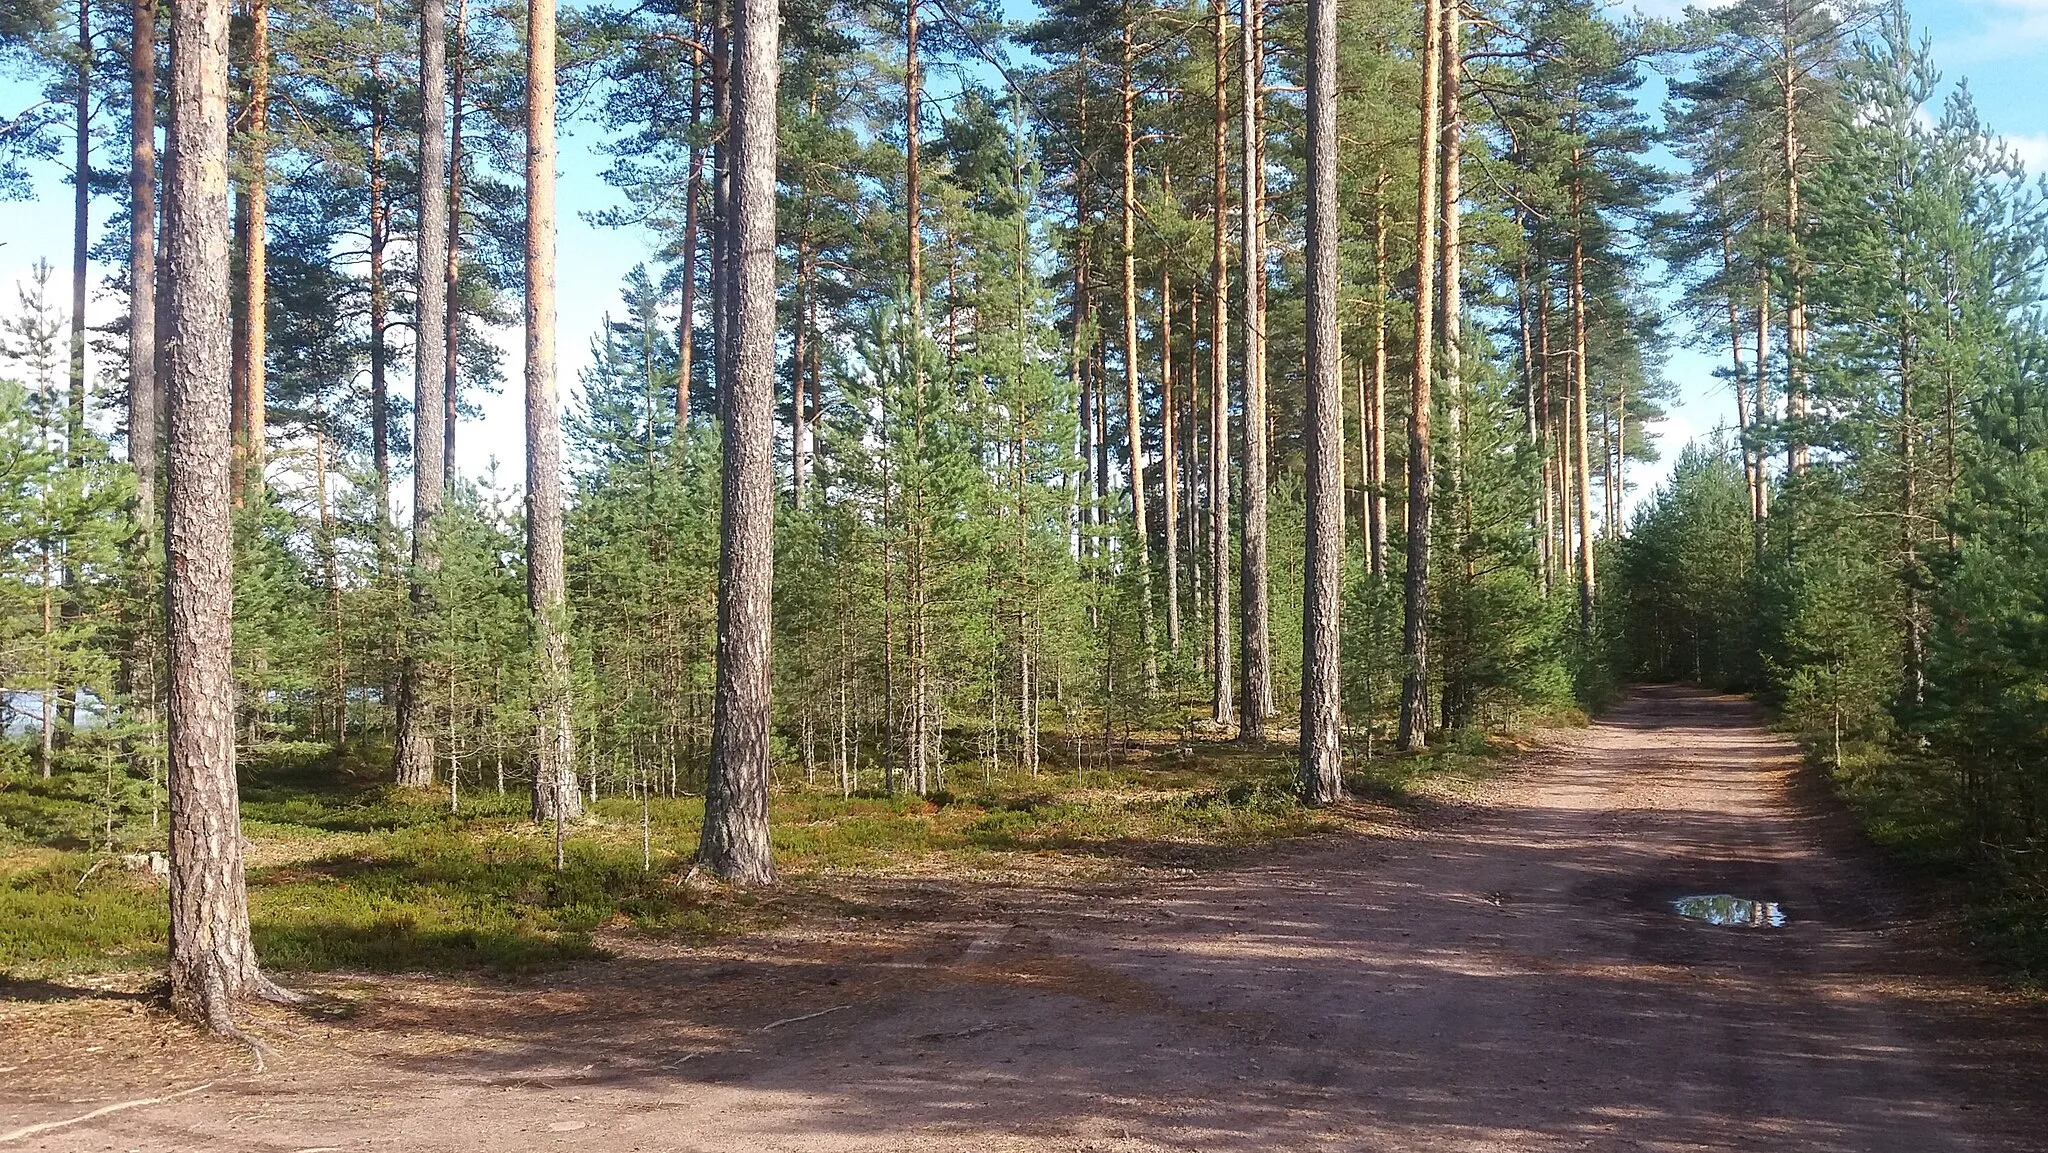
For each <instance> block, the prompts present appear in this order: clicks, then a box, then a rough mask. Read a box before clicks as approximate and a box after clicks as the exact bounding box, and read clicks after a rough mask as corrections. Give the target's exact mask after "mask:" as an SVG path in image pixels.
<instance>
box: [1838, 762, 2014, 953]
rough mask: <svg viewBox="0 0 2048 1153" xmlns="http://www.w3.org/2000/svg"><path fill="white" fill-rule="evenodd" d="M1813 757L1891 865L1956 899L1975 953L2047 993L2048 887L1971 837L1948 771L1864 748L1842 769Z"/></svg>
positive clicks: (1955, 783) (1942, 766)
mask: <svg viewBox="0 0 2048 1153" xmlns="http://www.w3.org/2000/svg"><path fill="white" fill-rule="evenodd" d="M1810 753H1811V755H1812V756H1813V759H1814V761H1815V763H1816V764H1818V765H1820V766H1822V769H1823V771H1825V772H1826V773H1827V775H1828V780H1829V782H1830V783H1831V784H1832V785H1833V787H1834V790H1835V794H1836V796H1838V797H1840V798H1841V799H1842V801H1843V802H1844V803H1845V804H1846V805H1847V806H1848V807H1849V809H1850V811H1851V812H1852V813H1853V814H1855V816H1856V819H1857V820H1858V822H1860V823H1861V825H1862V826H1863V830H1864V832H1865V833H1866V834H1867V835H1868V836H1869V837H1870V839H1871V840H1872V841H1873V842H1874V843H1876V844H1877V845H1878V847H1879V848H1881V849H1883V850H1884V852H1885V853H1886V855H1887V856H1889V857H1890V858H1891V859H1892V860H1894V861H1896V862H1898V863H1899V864H1900V865H1901V866H1903V867H1905V868H1906V869H1907V870H1908V871H1909V872H1912V873H1913V874H1915V875H1916V876H1918V877H1920V878H1922V879H1923V880H1926V881H1929V882H1931V883H1933V884H1935V885H1938V886H1940V887H1942V888H1944V889H1948V890H1950V891H1951V892H1953V893H1955V894H1957V895H1959V896H1960V897H1961V899H1962V900H1961V904H1962V911H1963V927H1964V930H1965V932H1966V934H1967V935H1968V937H1969V941H1970V944H1971V946H1972V947H1973V948H1975V949H1976V950H1977V951H1978V952H1980V953H1981V954H1982V955H1983V956H1985V957H1986V958H1987V959H1989V960H1990V961H1991V962H1992V963H1993V964H1995V965H1997V966H1998V967H1999V968H2001V969H2002V970H2004V971H2005V972H2007V973H2009V974H2010V975H2011V976H2012V978H2013V979H2014V980H2015V981H2017V982H2018V983H2020V984H2021V985H2023V986H2026V987H2029V988H2034V989H2040V988H2044V987H2048V885H2044V882H2043V880H2042V878H2041V877H2039V876H2030V875H2027V874H2025V873H2022V872H2020V871H2018V870H2016V869H2015V868H2014V867H2013V864H2012V861H2011V859H2010V858H2007V857H2006V856H2004V855H2002V854H1999V853H1997V852H1996V851H1994V850H1992V849H1989V848H1986V847H1984V846H1982V845H1980V844H1978V843H1977V840H1976V838H1974V837H1973V836H1971V834H1970V832H1969V828H1968V824H1967V822H1966V820H1965V818H1964V813H1963V811H1962V808H1961V807H1960V805H1959V804H1958V802H1957V799H1956V798H1957V797H1959V796H1960V795H1961V791H1960V789H1959V788H1958V773H1957V771H1956V769H1955V767H1954V766H1952V765H1949V764H1947V763H1945V762H1943V761H1941V760H1939V759H1937V758H1934V757H1928V756H1922V755H1918V754H1915V753H1913V752H1910V751H1901V750H1895V749H1890V748H1885V747H1880V746H1869V745H1864V746H1858V747H1851V748H1849V749H1847V750H1845V751H1844V755H1843V757H1842V763H1841V765H1840V766H1836V765H1834V764H1833V763H1832V757H1831V756H1829V757H1823V756H1822V755H1821V754H1819V753H1817V752H1811V749H1810Z"/></svg>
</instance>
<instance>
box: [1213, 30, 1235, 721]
mask: <svg viewBox="0 0 2048 1153" xmlns="http://www.w3.org/2000/svg"><path fill="white" fill-rule="evenodd" d="M1211 6H1212V8H1213V9H1214V12H1213V16H1212V22H1213V28H1212V34H1213V36H1214V38H1215V49H1216V72H1215V85H1216V88H1215V97H1216V120H1215V129H1216V139H1215V145H1216V147H1215V161H1216V167H1215V179H1214V186H1213V188H1212V202H1211V205H1210V209H1211V214H1212V216H1213V217H1214V224H1215V235H1214V237H1213V238H1212V239H1213V242H1214V252H1213V254H1212V256H1213V259H1212V260H1211V262H1210V266H1209V652H1210V670H1209V671H1210V690H1211V692H1210V701H1209V719H1210V720H1212V721H1214V722H1215V723H1216V724H1218V725H1229V724H1230V723H1231V722H1232V721H1233V720H1234V719H1235V717H1234V714H1235V712H1236V705H1235V702H1234V701H1233V700H1232V694H1231V691H1230V576H1229V573H1230V70H1229V64H1230V60H1229V49H1228V47H1227V46H1228V45H1229V43H1230V22H1229V19H1228V18H1227V17H1226V15H1225V10H1224V5H1223V0H1211Z"/></svg>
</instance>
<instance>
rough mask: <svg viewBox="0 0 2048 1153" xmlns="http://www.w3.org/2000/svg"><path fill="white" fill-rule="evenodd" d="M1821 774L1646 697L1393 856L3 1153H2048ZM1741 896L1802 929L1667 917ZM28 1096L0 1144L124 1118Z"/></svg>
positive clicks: (720, 977)
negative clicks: (1816, 784)
mask: <svg viewBox="0 0 2048 1153" xmlns="http://www.w3.org/2000/svg"><path fill="white" fill-rule="evenodd" d="M1805 781H1806V777H1805V775H1804V774H1802V773H1800V772H1799V771H1798V769H1797V764H1796V756H1795V751H1794V749H1793V748H1792V747H1791V746H1790V745H1788V744H1787V743H1786V742H1785V741H1783V740H1782V739H1780V738H1778V737H1776V736H1773V735H1771V734H1770V733H1768V732H1767V731H1766V730H1765V729H1764V727H1763V726H1762V718H1761V716H1760V715H1759V714H1758V713H1757V712H1756V711H1755V710H1754V709H1753V708H1752V707H1751V706H1749V705H1747V704H1745V703H1744V702H1742V701H1739V700H1737V699H1734V698H1729V697H1719V696H1711V695H1707V694H1705V693H1701V692H1698V691H1694V690H1683V689H1646V690H1643V691H1641V692H1639V693H1637V694H1636V695H1634V696H1633V697H1631V698H1630V699H1629V700H1628V701H1626V702H1625V703H1623V705H1622V706H1621V707H1619V708H1617V709H1616V710H1614V711H1613V712H1612V713H1610V714H1609V715H1607V716H1606V717H1605V718H1604V719H1603V720H1601V721H1600V722H1599V723H1598V724H1596V725H1594V726H1593V727H1592V728H1591V729H1589V730H1586V731H1584V732H1581V733H1575V734H1561V735H1558V736H1557V737H1556V739H1555V741H1554V742H1553V743H1552V744H1550V745H1548V746H1546V747H1545V748H1544V749H1543V750H1541V751H1539V752H1537V753H1535V754H1533V755H1532V756H1531V757H1530V758H1528V760H1527V761H1526V762H1525V763H1524V764H1522V765H1521V766H1519V767H1518V768H1516V769H1514V770H1513V771H1511V772H1509V773H1507V774H1506V775H1505V776H1504V777H1503V778H1501V779H1500V780H1498V781H1496V782H1495V783H1494V784H1492V785H1491V786H1489V787H1488V788H1487V789H1486V790H1485V791H1484V792H1483V794H1482V795H1481V796H1480V797H1479V798H1478V799H1477V800H1475V801H1474V802H1473V803H1471V804H1470V805H1469V806H1460V807H1459V808H1458V810H1457V811H1454V812H1451V813H1448V814H1444V815H1442V816H1441V817H1440V818H1437V819H1432V820H1430V821H1427V822H1425V824H1426V826H1427V827H1425V828H1422V829H1420V830H1415V831H1412V832H1410V833H1408V834H1406V835H1395V836H1364V835H1358V836H1340V837H1334V838H1324V839H1321V840H1318V841H1316V842H1314V843H1313V844H1312V845H1309V846H1306V847H1296V848H1293V849H1289V850H1286V851H1283V852H1282V853H1280V854H1278V855H1275V856H1270V857H1266V858H1262V859H1261V861H1260V863H1258V864H1256V865H1253V866H1250V867H1242V868H1233V869H1227V870H1219V871H1213V872H1206V873H1198V874H1194V875H1192V876H1187V877H1180V878H1176V879H1172V880H1166V881H1156V880H1155V881H1147V882H1146V883H1144V884H1143V885H1141V886H1139V887H1137V888H1136V889H1134V890H1132V891H1128V892H1125V893H1122V894H1120V895H1116V896H1114V897H1110V898H1101V899H1096V900H1066V901H1060V900H1052V899H1048V900H1044V901H1039V902H1036V903H1034V902H1033V901H1032V900H1031V899H1029V898H1017V899H1015V900H1011V901H1009V902H1008V903H1006V904H1003V905H1001V906H1000V907H999V908H998V907H996V906H983V907H982V909H981V910H980V912H981V913H988V914H989V915H988V916H986V917H985V918H980V919H968V920H962V919H955V920H954V921H952V922H951V923H948V924H940V925H937V926H932V925H929V924H923V925H918V926H909V927H905V926H891V925H887V924H877V925H875V926H874V927H872V928H869V929H860V928H858V927H856V928H855V929H853V930H850V931H849V932H847V933H845V934H842V935H839V936H830V935H828V936H826V937H823V938H821V937H819V936H817V935H816V934H811V935H804V934H794V935H789V936H784V937H776V936H774V935H772V934H771V935H767V936H763V937H759V938H755V939H752V940H751V943H749V944H746V945H744V946H743V947H742V946H735V947H734V949H733V951H731V952H729V953H727V954H725V955H723V956H722V959H717V960H716V963H715V964H714V963H708V962H707V959H706V953H705V951H704V950H690V951H687V955H686V954H685V952H683V951H678V952H675V953H664V954H660V955H648V956H644V957H639V958H632V957H628V958H624V959H620V960H615V961H612V962H609V963H606V964H602V965H591V966H584V967H582V968H579V969H578V970H576V971H575V972H574V973H573V974H569V975H563V976H560V977H549V978H546V979H544V980H542V981H540V982H537V983H532V984H525V985H520V986H518V987H513V988H502V987H501V988H492V989H485V988H477V987H474V986H463V987H460V988H451V987H450V985H449V983H446V982H430V981H425V980H420V981H417V982H411V983H408V982H406V981H403V980H400V981H392V982H388V983H386V984H384V985H382V986H380V987H379V988H380V991H379V992H378V993H377V995H376V997H375V998H374V999H373V1004H372V1005H371V1007H370V1008H368V1009H366V1010H365V1011H364V1012H363V1013H362V1014H361V1015H360V1016H359V1017H358V1018H356V1019H354V1020H352V1021H349V1022H346V1023H343V1024H339V1025H335V1026H332V1027H326V1026H322V1027H321V1028H319V1029H309V1030H308V1031H307V1032H306V1033H305V1034H303V1035H302V1037H301V1039H298V1040H280V1041H279V1046H280V1050H279V1055H278V1056H277V1057H276V1058H275V1059H274V1060H273V1067H272V1070H271V1072H269V1073H267V1074H264V1075H262V1076H249V1075H248V1074H247V1072H246V1063H240V1064H239V1065H238V1064H237V1063H236V1062H234V1061H232V1060H230V1061H228V1062H226V1063H225V1064H223V1065H222V1066H221V1067H220V1068H221V1074H220V1075H217V1076H204V1074H205V1071H204V1070H196V1069H190V1068H187V1069H183V1070H176V1069H171V1070H165V1071H164V1073H165V1079H163V1080H162V1081H160V1082H159V1083H158V1084H156V1085H155V1087H154V1088H155V1091H158V1092H161V1091H163V1090H165V1089H174V1088H178V1087H181V1086H184V1085H189V1084H192V1083H195V1082H198V1081H200V1080H202V1079H204V1080H208V1081H211V1087H210V1088H208V1089H206V1090H205V1091H203V1092H200V1093H196V1094H193V1095H191V1096H187V1097H183V1098H179V1099H176V1100H171V1101H165V1102H163V1103H160V1104H155V1105H148V1106H142V1107H137V1108H134V1109H131V1110H128V1111H126V1112H121V1113H116V1114H110V1115H107V1116H103V1117H100V1118H97V1119H95V1120H92V1121H90V1122H86V1123H83V1124H79V1125H76V1126H73V1127H69V1128H66V1129H62V1130H54V1131H50V1132H47V1133H45V1134H43V1135H41V1136H38V1137H33V1138H29V1139H26V1140H23V1141H20V1142H17V1143H14V1144H12V1145H7V1146H0V1151H11V1149H12V1148H29V1149H51V1150H87V1149H92V1150H107V1149H112V1150H149V1151H152V1153H155V1151H172V1150H210V1151H221V1153H228V1151H243V1150H248V1151H258V1150H260V1151H266V1153H269V1151H290V1150H297V1151H301V1153H308V1151H311V1150H334V1151H340V1150H355V1149H401V1150H413V1149H422V1150H429V1149H430V1150H527V1149H543V1150H554V1149H564V1150H577V1149H582V1150H619V1151H624V1150H678V1151H681V1150H690V1151H707V1153H708V1151H714V1150H716V1151H726V1150H749V1151H753V1150H785V1151H805V1153H810V1151H818V1150H834V1151H837V1150H849V1151H851V1150H878V1151H879V1150H918V1151H922V1150H977V1151H978V1150H1029V1151H1053V1150H1059V1151H1073V1150H1105V1151H1141V1150H1142V1151H1152V1150H1202V1151H1209V1150H1283V1149H1284V1150H1296V1149H1301V1150H1324V1149H1328V1150H1386V1151H1401V1153H1410V1151H1414V1153H1422V1151H1436V1150H1460V1151H1491V1150H1516V1151H1524V1150H1528V1151H1548V1150H1567V1149H1569V1150H1810V1151H1815V1153H1822V1151H1842V1153H1878V1151H1894V1150H1895V1151H1898V1153H1942V1151H1949V1150H1982V1151H1991V1150H2028V1149H2048V1110H2044V1109H2043V1108H2042V1105H2043V1096H2044V1093H2048V1090H2044V1088H2043V1085H2042V1080H2043V1079H2042V1077H2041V1075H2040V1071H2041V1069H2042V1065H2041V1064H2040V1063H2039V1062H2040V1056H2039V1054H2040V1042H2041V1040H2042V1029H2043V1024H2044V1017H2043V1015H2042V1013H2041V1011H2040V1009H2039V1006H2038V1005H2034V1004H2030V1003H2028V1002H2026V1001H2024V1000H2023V999H2020V998H2016V997H2006V996H2002V995H2000V994H1997V993H1996V992H1994V991H1993V990H1991V989H1990V987H1989V986H1988V985H1985V984H1984V983H1982V982H1981V981H1979V980H1978V979H1977V978H1975V977H1972V976H1970V975H1969V971H1970V966H1969V965H1967V964H1966V963H1963V962H1961V961H1958V960H1956V959H1955V958H1953V957H1952V956H1951V955H1949V954H1948V953H1946V952H1945V951H1944V950H1945V946H1943V945H1942V944H1940V942H1939V940H1938V938H1939V934H1936V933H1933V932H1930V931H1929V930H1927V928H1926V927H1925V926H1924V925H1923V924H1921V923H1920V922H1919V919H1918V917H1917V915H1916V912H1915V910H1914V908H1913V907H1912V904H1911V902H1910V901H1909V900H1907V899H1905V898H1902V897H1899V896H1895V895H1893V891H1892V889H1891V887H1890V886H1888V885H1887V883H1886V882H1885V881H1884V879H1883V877H1882V875H1881V871H1880V870H1879V868H1878V867H1877V866H1875V865H1873V864H1871V863H1870V860H1869V857H1868V854H1867V853H1866V852H1864V851H1863V850H1861V849H1860V848H1858V847H1857V843H1856V841H1855V839H1854V836H1853V833H1852V831H1850V830H1849V829H1847V828H1846V826H1845V823H1844V819H1843V817H1842V816H1841V814H1840V813H1839V812H1837V811H1835V810H1834V809H1833V808H1832V807H1831V806H1830V805H1828V804H1827V803H1825V802H1824V801H1823V800H1821V799H1820V798H1818V797H1816V796H1814V795H1813V793H1812V791H1811V786H1810V785H1809V784H1806V783H1804V782H1805ZM1723 893H1725V894H1731V895H1735V896H1739V897H1748V898H1755V899H1758V900H1762V901H1767V902H1775V903H1776V904H1777V906H1778V908H1779V910H1780V911H1781V912H1782V914H1783V915H1784V916H1785V917H1786V918H1787V920H1786V923H1785V924H1784V925H1783V926H1782V927H1778V928H1770V927H1717V926H1714V925H1710V924H1704V923H1696V922H1692V921H1688V920H1686V919H1684V918H1682V917H1680V916H1679V915H1677V913H1676V912H1674V909H1673V905H1672V902H1674V901H1676V900H1678V899H1680V898H1683V897H1687V896H1692V895H1698V894H1723ZM992 910H993V911H992ZM977 917H980V913H977ZM16 1088H25V1087H19V1086H17V1087H16ZM130 1088H134V1089H137V1090H139V1091H138V1092H137V1093H136V1094H135V1095H136V1096H143V1095H145V1094H146V1093H147V1092H149V1090H150V1087H149V1086H145V1085H142V1084H140V1083H138V1084H136V1085H133V1086H130ZM15 1091H16V1090H15V1089H10V1088H8V1087H7V1086H6V1085H5V1084H4V1083H0V1129H4V1128H6V1127H8V1126H9V1125H11V1124H13V1122H8V1121H7V1120H6V1118H7V1117H8V1116H9V1115H12V1116H14V1117H17V1118H25V1119H29V1120H34V1119H36V1118H38V1117H53V1116H54V1117H61V1116H65V1115H67V1114H78V1113H83V1112H84V1111H85V1110H86V1109H87V1108H88V1107H89V1106H91V1105H93V1104H97V1103H100V1102H102V1101H105V1100H107V1099H108V1097H107V1096H106V1095H105V1094H106V1093H107V1091H108V1090H106V1089H105V1088H104V1087H102V1088H101V1089H99V1090H96V1091H95V1092H94V1093H92V1094H90V1095H86V1096H82V1097H72V1098H69V1099H68V1103H67V1102H60V1101H56V1100H52V1099H49V1098H47V1097H41V1098H37V1099H35V1100H33V1101H26V1102H25V1101H24V1099H23V1098H21V1097H18V1096H16V1097H14V1098H13V1100H9V1097H10V1095H11V1094H13V1093H14V1092H15Z"/></svg>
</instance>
